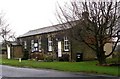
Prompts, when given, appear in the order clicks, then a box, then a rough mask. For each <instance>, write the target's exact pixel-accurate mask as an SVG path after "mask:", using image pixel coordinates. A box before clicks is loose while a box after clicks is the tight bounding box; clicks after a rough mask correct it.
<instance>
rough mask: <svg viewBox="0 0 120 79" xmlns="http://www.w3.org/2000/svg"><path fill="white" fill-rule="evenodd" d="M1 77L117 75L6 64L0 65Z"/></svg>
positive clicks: (99, 77)
mask: <svg viewBox="0 0 120 79" xmlns="http://www.w3.org/2000/svg"><path fill="white" fill-rule="evenodd" d="M0 68H2V72H0V76H1V77H3V78H2V79H36V78H37V79H40V78H41V79H43V78H49V79H51V78H52V79H54V78H60V79H61V78H63V79H64V78H66V79H70V78H73V79H75V78H78V79H90V78H91V79H118V77H114V76H109V75H94V74H85V73H73V72H63V71H56V70H50V69H34V68H20V67H12V66H6V65H0Z"/></svg>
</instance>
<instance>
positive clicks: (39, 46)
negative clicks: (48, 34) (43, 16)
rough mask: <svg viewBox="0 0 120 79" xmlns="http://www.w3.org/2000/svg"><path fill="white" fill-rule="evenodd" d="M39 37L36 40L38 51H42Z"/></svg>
mask: <svg viewBox="0 0 120 79" xmlns="http://www.w3.org/2000/svg"><path fill="white" fill-rule="evenodd" d="M41 44H42V43H41V37H40V38H39V40H38V50H39V52H41V51H42V48H41Z"/></svg>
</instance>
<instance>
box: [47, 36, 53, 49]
mask: <svg viewBox="0 0 120 79" xmlns="http://www.w3.org/2000/svg"><path fill="white" fill-rule="evenodd" d="M48 51H52V39H51V37H48Z"/></svg>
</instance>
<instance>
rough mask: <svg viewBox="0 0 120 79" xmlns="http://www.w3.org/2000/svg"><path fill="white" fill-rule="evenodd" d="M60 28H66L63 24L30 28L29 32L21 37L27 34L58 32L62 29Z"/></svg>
mask: <svg viewBox="0 0 120 79" xmlns="http://www.w3.org/2000/svg"><path fill="white" fill-rule="evenodd" d="M65 24H66V23H65ZM68 28H69V27H68ZM60 30H64V28H63V24H58V25H53V26H48V27H43V28H39V29H35V30H30V31H28V32H27V33H25V34H23V35H21V36H19V37H26V36H32V35H37V34H44V33H50V32H56V31H60Z"/></svg>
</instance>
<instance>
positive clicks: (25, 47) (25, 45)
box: [24, 41, 27, 49]
mask: <svg viewBox="0 0 120 79" xmlns="http://www.w3.org/2000/svg"><path fill="white" fill-rule="evenodd" d="M24 49H27V41H24Z"/></svg>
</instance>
